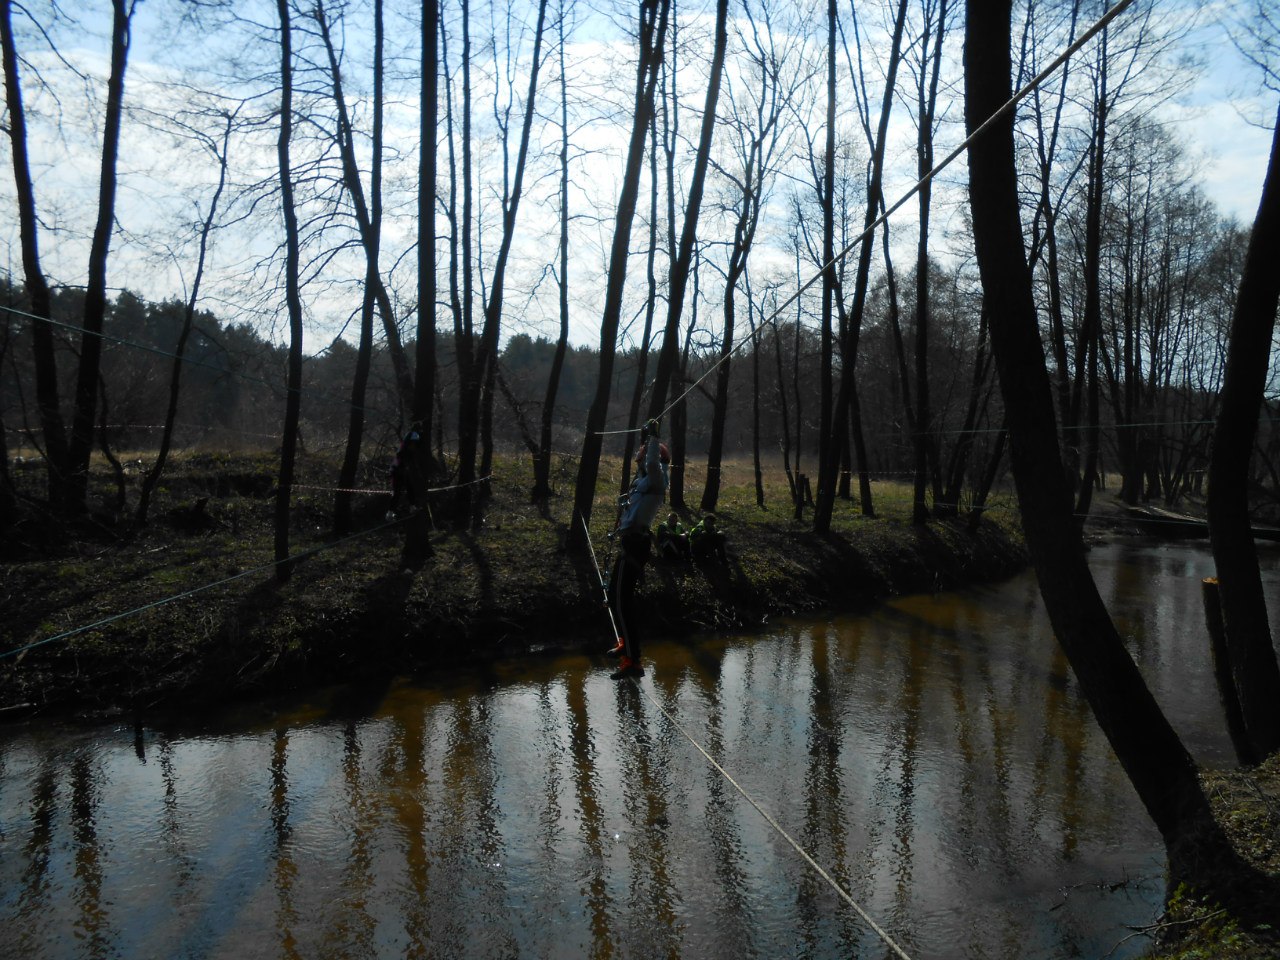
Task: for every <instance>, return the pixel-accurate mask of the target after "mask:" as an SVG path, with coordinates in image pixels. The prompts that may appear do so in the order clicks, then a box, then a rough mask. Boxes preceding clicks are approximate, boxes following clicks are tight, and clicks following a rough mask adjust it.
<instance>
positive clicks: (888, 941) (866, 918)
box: [579, 517, 911, 960]
mask: <svg viewBox="0 0 1280 960" xmlns="http://www.w3.org/2000/svg"><path fill="white" fill-rule="evenodd" d="M579 519H580V520H581V521H582V529H583V532H585V533H586V535H587V547H588V549H590V551H591V563H592V565H594V566H595V568H596V579H597V580H598V581H599V582H600V587H601V589H605V586H604V574H603V573H601V571H600V562H599V561H598V560H597V559H596V548H595V547H594V546H593V545H592V543H591V529H590V528H589V527H588V526H587V521H586V518H585V517H579ZM606 609H607V610H608V611H609V622H610V623H611V624H612V625H613V632H614V635H615V636H616V635H617V633H618V624H617V621H615V620H614V619H613V608H612V607H610V606H608V604H606ZM631 683H632V685H633V686H634V687H635V688H636V689H637V690H639V691H640V693H641V694H642V695H643V696H644V697H645V699H647V700H648V701H649V702H650V703H652V704H653V705H654V706H655V707H657V708H658V710H659V711H661V713H662V715H663V716H664V717H666V718H667V722H668V723H670V724H671V725H672V726H673V727H675V728H676V729H677V730H678V731H680V733H681V734H683V735H684V738H685V739H686V740H688V741H689V742H690V743H691V744H693V747H694V749H695V750H697V751H698V752H699V753H700V754H702V755H703V756H704V757H705V758H706V760H707V762H708V763H710V764H711V766H713V767H715V768H716V770H717V771H718V772H719V774H720V775H721V776H722V777H724V778H725V779H726V780H727V781H729V783H730V784H732V785H733V788H734V789H735V790H737V791H738V793H740V794H742V796H743V799H745V800H746V801H747V803H749V804H751V806H752V807H754V808H755V811H756V812H757V813H758V814H760V816H762V817H764V819H765V821H766V822H767V823H768V824H769V826H771V827H773V829H774V830H775V831H777V833H778V835H779V836H780V837H782V839H784V840H786V841H787V843H789V844H790V845H791V847H792V848H793V849H794V850H795V851H796V853H798V854H800V856H801V857H802V858H803V859H804V861H805V862H806V863H808V864H809V866H811V867H812V868H813V869H814V870H816V871H817V873H818V876H820V877H822V879H823V880H825V881H827V883H829V884H830V885H831V887H832V889H834V890H835V892H836V893H837V894H838V895H839V896H840V899H842V900H843V901H844V902H845V903H847V904H848V905H849V906H851V907H853V909H854V911H855V912H856V913H857V914H858V916H859V917H861V918H862V920H863V922H864V923H866V924H867V926H869V927H870V928H871V929H872V930H873V931H875V934H876V936H878V937H879V938H880V939H881V940H882V941H884V944H885V946H887V947H888V948H889V949H890V950H891V951H893V953H894V954H896V955H897V956H898V957H900V958H901V960H911V957H910V956H908V955H907V953H906V951H904V950H903V949H902V947H900V946H898V944H897V943H895V942H894V939H893V938H892V937H891V936H889V934H888V933H886V932H885V931H884V929H883V928H882V927H881V926H880V925H879V924H878V923H876V922H875V920H873V919H872V918H871V916H870V915H869V914H868V913H867V912H866V911H865V910H863V909H862V907H860V906H858V902H857V901H856V900H854V899H853V897H851V896H850V895H849V894H848V892H847V891H846V890H845V889H844V888H843V887H842V886H840V884H839V883H837V882H836V880H835V879H834V878H833V877H832V876H831V874H829V873H827V871H826V870H824V869H823V868H822V865H821V864H819V863H818V861H816V860H814V859H813V857H812V856H810V855H809V852H808V851H807V850H805V848H804V847H802V846H800V844H799V843H797V842H796V841H795V839H794V838H793V837H792V836H791V834H789V833H787V831H786V830H784V829H783V828H782V825H781V824H779V823H778V821H777V820H775V819H774V818H773V817H772V816H771V815H770V814H769V811H768V810H766V809H765V808H764V807H762V806H760V804H759V803H757V802H756V801H755V799H754V798H753V797H752V796H751V794H749V793H747V791H746V789H745V788H744V787H743V786H742V784H740V783H738V781H737V780H735V779H734V778H733V777H732V775H730V773H729V771H728V770H726V769H725V768H724V767H722V766H721V765H720V764H719V763H717V762H716V758H715V757H713V756H711V754H710V753H708V752H707V751H706V749H705V748H704V747H703V746H702V744H700V743H699V742H698V741H697V740H695V739H694V738H693V736H692V735H691V734H690V733H689V731H688V730H686V729H685V728H684V727H682V726H681V725H680V723H679V721H677V720H676V718H675V717H673V716H672V715H671V713H670V712H669V711H668V710H667V708H666V707H664V706H663V705H662V704H661V703H659V702H658V701H657V700H656V699H655V698H654V697H653V696H652V695H651V694H650V693H649V692H648V691H647V690H645V688H644V687H642V686H640V684H639V683H638V682H637V681H636V680H635V678H634V677H633V678H631Z"/></svg>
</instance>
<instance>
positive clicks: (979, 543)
mask: <svg viewBox="0 0 1280 960" xmlns="http://www.w3.org/2000/svg"><path fill="white" fill-rule="evenodd" d="M122 459H125V461H126V465H127V467H128V469H129V475H128V476H126V478H125V489H126V491H127V493H128V501H127V502H128V503H129V505H130V507H132V505H133V504H136V500H137V489H138V486H139V485H140V482H141V478H140V474H141V469H142V467H143V466H145V464H144V463H143V462H142V461H139V460H137V458H132V459H130V458H122ZM606 462H607V463H608V462H610V461H606ZM612 464H613V466H612V470H613V473H612V474H611V475H605V476H602V477H601V479H600V483H599V485H598V488H597V497H596V505H595V509H594V511H593V517H594V519H593V523H592V540H593V541H594V544H595V549H596V553H597V555H598V557H599V560H600V563H601V564H602V565H607V564H608V562H609V560H610V559H611V556H612V547H611V544H610V541H609V540H608V538H607V536H606V534H607V533H608V531H609V530H611V529H612V527H613V525H614V522H615V519H616V500H617V492H618V486H619V483H620V476H619V475H618V472H617V471H618V467H617V464H616V460H615V461H612ZM574 465H575V462H574V461H571V460H569V459H567V458H566V459H565V460H563V461H562V462H561V463H560V464H559V465H558V471H557V475H556V476H555V477H553V482H554V485H555V486H557V488H558V489H557V495H556V496H553V497H552V498H551V499H550V500H548V501H546V502H545V503H542V504H535V503H532V502H530V497H529V490H530V489H531V487H532V473H531V470H530V467H529V464H528V460H527V458H514V457H513V458H509V459H505V458H504V459H500V460H499V462H498V464H497V465H496V467H495V469H494V480H493V482H492V483H491V485H490V495H489V498H488V500H487V501H486V504H485V509H484V515H483V520H482V522H481V523H479V524H478V525H473V526H470V527H468V528H466V529H456V528H454V527H453V525H452V524H450V522H449V518H450V513H451V506H452V503H451V499H450V498H451V497H452V496H453V494H448V493H444V494H436V495H434V497H433V500H432V511H431V519H432V525H433V530H432V533H431V543H432V555H431V556H430V558H429V559H427V560H426V562H425V563H421V564H406V563H405V562H404V558H403V556H402V548H403V545H404V537H405V530H406V527H407V523H406V522H404V520H403V519H401V520H397V519H395V518H392V517H389V515H388V514H387V509H388V506H389V503H390V498H389V497H386V496H378V495H375V494H367V495H360V496H358V497H357V498H356V508H355V529H356V530H357V531H358V532H357V533H356V534H354V535H353V536H351V537H349V538H347V539H344V540H338V539H337V538H335V537H334V536H333V534H332V532H331V525H332V518H331V511H332V503H333V492H332V490H331V486H332V483H333V477H334V476H335V475H336V472H337V470H336V467H335V465H334V464H333V463H332V462H331V461H330V460H328V459H325V458H322V457H312V456H304V457H302V459H301V462H300V464H299V470H298V476H297V478H296V484H297V486H296V487H295V494H294V502H293V510H292V518H293V521H292V528H291V547H290V548H291V554H292V555H294V556H297V555H300V554H302V555H303V556H302V558H301V559H299V560H298V562H297V563H296V565H295V568H294V572H293V575H292V576H291V577H290V578H289V579H288V580H287V581H285V582H278V581H277V580H276V579H275V577H274V566H273V564H272V557H273V532H272V515H273V508H274V473H275V470H276V458H275V457H274V456H273V455H268V454H261V455H253V454H238V455H227V454H214V453H199V454H197V453H188V454H185V455H182V456H180V457H176V458H174V459H172V460H171V463H170V466H169V469H168V470H167V472H166V475H165V477H164V478H163V481H162V483H161V485H160V487H159V488H158V490H157V493H156V499H155V502H154V505H153V508H152V512H151V520H150V522H149V523H148V524H147V525H145V526H144V527H142V528H138V529H134V528H133V525H132V523H131V518H130V517H129V516H128V515H127V514H126V513H123V512H121V511H119V510H117V509H115V498H116V495H117V485H116V482H115V480H114V479H113V477H112V473H111V471H110V470H109V469H108V468H107V466H106V464H105V463H103V464H97V463H95V472H94V475H93V477H92V485H91V490H92V495H91V503H92V505H93V506H94V510H93V512H92V513H91V515H90V516H89V517H87V518H85V519H84V520H83V521H80V522H77V523H75V524H65V525H64V524H59V523H55V522H52V521H51V520H50V519H49V517H48V515H47V513H45V512H42V511H40V510H39V509H38V507H36V506H35V505H34V504H33V503H27V504H24V505H21V506H20V508H19V515H18V522H17V524H16V526H15V527H13V528H12V529H11V530H10V531H8V532H7V533H6V535H5V537H4V539H3V541H2V543H0V566H2V567H3V570H4V575H3V579H2V581H0V720H3V719H7V718H17V717H29V716H32V715H50V714H55V713H57V714H64V715H65V714H68V713H70V714H73V715H80V716H90V717H92V716H102V715H111V714H117V713H120V712H122V711H129V712H146V711H150V710H162V709H166V708H170V707H173V706H178V705H180V706H181V707H182V708H183V709H191V708H193V707H198V706H199V705H200V704H201V703H205V704H211V703H217V702H222V701H226V700H228V699H232V698H240V697H252V696H255V695H258V694H263V693H268V692H274V691H278V690H281V689H286V688H296V687H305V686H308V685H314V684H321V683H326V682H331V681H334V680H355V679H360V678H366V677H373V676H378V675H388V674H394V673H410V672H421V671H429V670H431V669H432V668H433V667H437V666H439V665H442V664H445V663H456V662H459V661H465V660H474V659H478V658H512V657H521V656H530V655H536V654H537V653H538V652H540V651H544V650H547V649H561V648H565V647H577V648H582V649H591V648H596V649H599V650H601V651H603V649H604V648H605V647H606V646H607V645H608V643H609V640H610V628H609V621H608V617H607V615H606V613H605V610H604V607H603V604H602V602H601V588H600V584H599V581H598V579H597V573H596V568H595V567H594V566H593V564H592V560H591V559H590V558H589V557H586V556H582V555H579V554H578V553H577V552H575V551H567V550H565V548H564V546H563V541H564V538H565V533H566V527H567V524H568V522H569V519H570V515H571V511H572V496H571V491H572V481H573V473H574ZM605 473H606V474H608V470H606V471H605ZM13 476H14V480H15V485H16V486H17V487H18V489H19V490H22V491H29V492H30V493H31V495H32V496H33V498H35V497H38V496H39V491H40V485H41V482H42V480H43V475H42V473H41V472H40V469H39V468H38V467H37V466H36V465H35V464H24V465H18V466H16V467H15V468H14V474H13ZM704 478H705V474H704V473H702V472H701V471H700V470H698V469H695V468H692V467H691V469H690V476H688V477H687V478H686V484H687V487H686V499H687V500H688V502H689V504H690V505H694V504H696V503H697V502H698V501H699V499H700V498H701V493H702V486H703V481H704ZM360 486H361V487H364V488H370V489H379V488H383V487H384V486H385V483H384V479H383V477H382V476H381V475H380V474H379V473H376V472H374V473H371V475H369V476H367V477H365V478H364V479H363V480H362V481H361V482H360ZM855 489H856V478H855ZM872 493H873V502H874V506H875V513H876V516H875V517H874V518H871V517H865V516H863V515H862V514H861V510H860V505H859V504H858V503H857V502H856V501H837V504H836V510H835V514H834V518H833V524H832V532H831V534H830V535H828V536H817V535H815V534H813V533H812V532H811V530H810V523H811V517H812V511H811V509H806V510H805V513H804V518H803V519H802V520H796V519H794V518H793V515H792V514H793V510H792V507H791V503H790V497H789V494H788V489H787V485H786V481H785V478H783V477H776V478H773V479H772V480H769V481H766V484H765V504H766V505H765V507H763V508H762V507H760V506H758V505H757V502H756V494H755V490H754V484H753V476H752V470H751V465H750V464H749V463H746V462H737V463H731V464H727V465H726V469H725V471H724V486H723V487H722V493H721V497H720V501H719V503H718V505H717V509H716V514H717V516H718V518H719V519H720V521H721V528H722V529H723V530H724V531H725V533H726V535H727V538H728V552H729V564H728V565H727V567H721V566H715V565H712V566H707V565H697V566H695V565H691V564H680V565H668V564H662V563H654V564H651V565H650V568H649V573H648V576H647V578H646V582H645V584H644V586H643V587H642V588H641V598H642V600H643V601H644V602H645V603H647V604H648V607H649V609H652V610H653V611H655V614H656V616H657V618H658V621H659V622H658V624H656V625H655V631H658V632H665V633H671V634H689V633H694V632H699V631H705V630H715V629H734V630H750V629H755V628H759V627H761V626H763V625H764V624H766V623H767V622H768V621H769V620H770V619H771V618H775V617H779V616H786V615H789V614H798V613H804V612H816V611H822V610H849V609H857V608H861V607H866V606H868V605H870V604H872V603H874V602H876V601H877V600H880V599H883V598H885V597H888V596H891V595H894V594H901V593H919V592H931V591H937V590H943V589H950V588H953V587H957V586H962V585H965V584H970V583H978V582H983V581H991V580H996V579H1001V578H1004V577H1007V576H1009V575H1011V574H1013V573H1014V572H1016V571H1018V570H1020V569H1023V568H1024V567H1025V565H1026V563H1027V556H1026V552H1025V548H1024V546H1023V542H1022V537H1021V531H1020V526H1019V523H1018V518H1017V509H1016V504H1015V502H1014V500H1013V497H1012V495H1011V494H1009V493H1004V494H1001V495H997V496H994V497H993V498H992V500H991V502H990V504H989V506H988V510H987V512H986V513H985V514H984V517H983V521H982V522H981V523H980V524H979V525H978V526H977V528H976V530H971V529H970V528H969V525H968V522H967V517H966V515H965V513H964V512H963V511H962V514H961V516H960V517H959V518H957V519H954V520H934V521H930V522H929V523H928V524H926V525H924V526H922V527H917V526H913V525H912V524H911V522H910V511H911V496H912V491H911V489H910V488H909V487H907V486H905V485H902V484H898V483H893V482H887V481H884V482H876V483H873V485H872ZM202 500H203V501H205V502H204V503H203V504H201V501H202ZM665 510H666V508H664V512H665ZM677 512H678V513H680V515H681V517H682V519H683V520H684V521H685V522H686V523H688V522H689V521H691V520H695V521H696V519H698V517H699V516H700V513H699V512H698V511H695V510H691V509H684V510H678V511H677ZM1186 512H1188V513H1191V514H1195V513H1196V512H1197V511H1196V510H1195V509H1188V510H1187V511H1186ZM1138 533H1140V530H1139V529H1138V528H1137V527H1136V526H1134V524H1133V522H1132V520H1131V519H1130V518H1129V517H1128V516H1127V514H1126V513H1125V510H1124V508H1123V507H1122V506H1121V505H1119V504H1118V503H1117V502H1116V501H1115V498H1114V497H1113V496H1111V495H1110V494H1109V493H1108V492H1106V491H1103V492H1102V493H1100V494H1099V495H1098V496H1097V497H1095V501H1094V509H1093V514H1092V517H1091V523H1090V526H1089V527H1088V534H1089V536H1090V538H1093V539H1097V538H1099V537H1106V536H1111V535H1127V534H1138ZM86 626H88V627H90V628H89V629H82V628H84V627H86ZM21 648H29V649H25V650H23V652H21V653H18V654H11V651H15V650H19V649H21ZM601 662H602V666H603V664H604V658H603V657H601ZM1205 776H1206V786H1207V789H1208V792H1209V793H1210V795H1211V797H1212V798H1213V802H1214V804H1215V809H1216V810H1217V811H1218V813H1219V818H1220V820H1221V822H1222V823H1223V825H1224V827H1225V829H1227V831H1228V833H1229V834H1230V835H1231V837H1232V839H1233V841H1234V842H1235V844H1236V846H1237V847H1238V848H1239V849H1240V850H1241V851H1244V855H1245V856H1246V857H1247V858H1248V859H1249V860H1250V861H1251V862H1252V863H1254V865H1255V866H1257V867H1258V868H1259V869H1261V870H1263V871H1264V872H1266V873H1268V874H1270V875H1271V876H1274V877H1277V878H1280V758H1272V760H1271V761H1270V763H1269V764H1267V765H1264V766H1262V767H1260V768H1257V769H1254V770H1250V771H1221V772H1219V771H1213V772H1208V773H1206V775H1205ZM1135 935H1146V936H1151V937H1155V938H1156V939H1157V941H1158V942H1160V943H1161V944H1162V946H1161V948H1160V949H1162V950H1164V951H1165V952H1163V953H1159V954H1158V956H1160V957H1161V958H1162V960H1192V958H1199V957H1215V958H1216V957H1226V958H1239V960H1256V958H1263V957H1277V956H1280V945H1278V944H1277V942H1276V939H1275V937H1276V931H1275V930H1270V929H1266V928H1264V929H1261V930H1258V929H1254V930H1250V931H1242V930H1241V929H1240V928H1239V926H1238V925H1237V924H1235V923H1234V922H1233V921H1232V920H1231V919H1230V918H1228V917H1225V916H1224V915H1223V914H1222V913H1221V912H1220V911H1218V910H1217V909H1216V907H1215V906H1214V905H1212V904H1204V903H1201V902H1199V901H1197V900H1196V899H1195V898H1194V897H1192V896H1181V895H1180V896H1175V897H1174V898H1173V900H1172V902H1171V904H1170V911H1169V913H1168V915H1167V916H1166V917H1165V918H1164V919H1163V920H1162V923H1161V924H1159V925H1156V926H1155V927H1152V928H1150V929H1148V930H1144V931H1141V932H1135Z"/></svg>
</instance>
